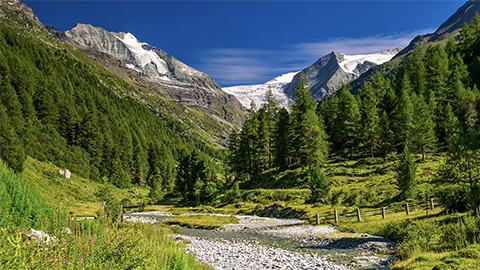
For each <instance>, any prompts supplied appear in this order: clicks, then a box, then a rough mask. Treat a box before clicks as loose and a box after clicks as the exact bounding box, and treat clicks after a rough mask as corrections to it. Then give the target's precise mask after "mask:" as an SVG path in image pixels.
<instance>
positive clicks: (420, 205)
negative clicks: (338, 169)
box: [315, 198, 443, 225]
mask: <svg viewBox="0 0 480 270" xmlns="http://www.w3.org/2000/svg"><path fill="white" fill-rule="evenodd" d="M439 205H443V204H442V203H441V202H435V201H434V198H428V199H427V200H424V201H416V202H406V203H405V204H403V205H395V206H388V207H380V208H375V209H367V210H361V209H360V208H357V209H356V210H354V211H346V212H342V213H338V211H337V209H334V210H333V214H323V215H319V214H317V215H315V221H316V223H317V225H318V224H320V222H321V221H329V220H334V222H335V224H338V221H339V220H340V219H342V218H349V217H357V220H358V221H359V222H361V221H362V217H371V216H379V215H382V218H383V219H386V218H387V214H393V213H399V212H405V213H406V214H407V215H410V212H411V211H414V210H425V211H427V215H428V210H434V209H435V207H436V206H439ZM389 210H391V211H389ZM365 213H371V214H365Z"/></svg>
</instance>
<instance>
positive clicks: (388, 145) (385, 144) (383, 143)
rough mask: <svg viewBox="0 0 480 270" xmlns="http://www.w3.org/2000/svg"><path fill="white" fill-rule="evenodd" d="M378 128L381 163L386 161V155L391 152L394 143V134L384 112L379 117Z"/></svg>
mask: <svg viewBox="0 0 480 270" xmlns="http://www.w3.org/2000/svg"><path fill="white" fill-rule="evenodd" d="M378 126H379V130H380V133H379V135H380V136H379V144H380V148H381V151H382V157H383V161H386V157H387V154H388V153H390V152H392V151H393V149H394V142H395V133H394V131H393V128H392V126H391V122H390V119H389V118H388V115H387V112H386V111H383V113H382V115H381V116H380V119H379V123H378Z"/></svg>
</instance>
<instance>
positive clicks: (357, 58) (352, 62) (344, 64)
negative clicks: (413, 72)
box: [338, 51, 396, 75]
mask: <svg viewBox="0 0 480 270" xmlns="http://www.w3.org/2000/svg"><path fill="white" fill-rule="evenodd" d="M395 54H396V52H392V51H384V52H380V53H373V54H359V55H346V54H343V53H342V54H341V55H342V56H343V61H341V62H340V63H339V64H338V65H339V66H340V68H341V69H342V70H343V71H345V72H348V73H352V74H356V73H355V69H356V68H357V66H358V65H361V64H363V63H365V62H366V61H368V62H372V63H375V64H376V65H380V64H383V63H385V62H388V61H390V60H391V59H392V58H393V57H394V56H395ZM357 75H359V74H357Z"/></svg>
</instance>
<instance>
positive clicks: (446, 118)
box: [442, 103, 460, 145]
mask: <svg viewBox="0 0 480 270" xmlns="http://www.w3.org/2000/svg"><path fill="white" fill-rule="evenodd" d="M442 123H443V125H442V127H443V136H444V137H443V138H444V142H445V145H449V144H450V143H451V142H452V140H453V138H454V137H455V136H457V135H458V134H459V132H460V123H459V122H458V118H457V117H456V116H455V114H454V113H453V111H452V106H450V103H448V104H447V106H445V109H444V112H443V118H442Z"/></svg>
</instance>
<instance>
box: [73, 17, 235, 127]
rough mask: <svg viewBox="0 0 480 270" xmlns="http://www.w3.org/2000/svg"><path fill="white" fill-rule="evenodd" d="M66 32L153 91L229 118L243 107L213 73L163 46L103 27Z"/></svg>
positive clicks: (100, 59) (81, 26)
mask: <svg viewBox="0 0 480 270" xmlns="http://www.w3.org/2000/svg"><path fill="white" fill-rule="evenodd" d="M65 36H66V37H67V38H68V39H69V40H70V41H74V42H73V43H76V44H73V45H75V46H77V47H78V48H79V49H81V50H82V51H84V52H85V53H87V54H88V55H89V56H91V57H93V58H95V60H96V61H98V62H99V63H101V64H102V65H104V66H105V67H106V68H107V69H109V70H110V71H112V72H114V73H116V74H117V75H119V76H121V77H123V78H125V77H127V78H129V79H134V80H135V81H138V77H140V78H141V79H144V80H145V81H146V82H147V83H148V86H147V87H148V88H149V89H150V90H152V91H153V92H155V93H157V94H159V95H162V96H166V97H168V98H170V99H172V100H175V101H177V102H179V103H181V104H183V105H186V106H189V107H192V108H196V109H202V110H207V111H210V112H212V113H213V114H216V115H217V116H219V117H221V118H223V119H225V120H234V116H233V115H232V113H231V112H232V110H242V109H243V107H242V105H241V104H240V102H238V100H237V99H236V98H235V97H234V96H232V95H229V94H227V93H225V92H223V91H222V89H221V88H220V86H219V85H218V84H217V83H216V82H215V81H214V80H213V79H212V78H211V77H210V76H208V75H207V74H205V73H203V72H201V71H198V70H196V69H194V68H191V67H189V66H187V65H186V64H184V63H182V62H180V61H179V60H177V59H176V58H175V57H173V56H172V55H169V54H167V53H166V52H164V51H163V50H161V49H159V48H155V47H153V46H150V45H148V44H147V43H143V42H140V41H139V40H137V38H136V37H135V36H134V35H133V34H131V33H113V32H108V31H106V30H104V29H102V28H100V27H94V26H91V25H88V24H77V25H76V26H75V27H74V28H73V29H71V30H69V31H66V32H65ZM98 52H101V53H104V54H107V55H110V56H112V57H114V58H115V59H117V60H118V61H120V62H121V63H123V69H129V70H130V71H134V73H136V74H134V73H132V72H129V71H126V70H122V67H118V65H112V63H111V62H112V59H109V58H108V57H105V56H101V54H99V53H98ZM112 66H117V67H116V68H112Z"/></svg>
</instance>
